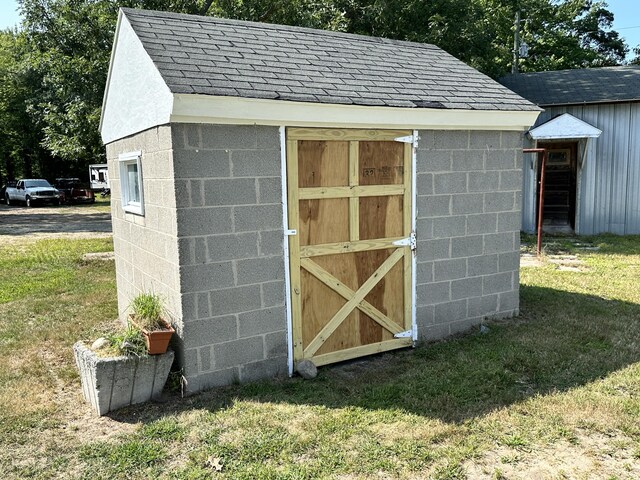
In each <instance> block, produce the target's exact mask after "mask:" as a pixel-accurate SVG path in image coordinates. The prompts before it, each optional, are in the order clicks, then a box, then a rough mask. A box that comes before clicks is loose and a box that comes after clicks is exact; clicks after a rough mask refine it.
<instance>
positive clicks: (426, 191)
mask: <svg viewBox="0 0 640 480" xmlns="http://www.w3.org/2000/svg"><path fill="white" fill-rule="evenodd" d="M416 189H417V190H418V191H417V195H419V196H423V195H433V174H431V173H418V176H417V178H416Z"/></svg>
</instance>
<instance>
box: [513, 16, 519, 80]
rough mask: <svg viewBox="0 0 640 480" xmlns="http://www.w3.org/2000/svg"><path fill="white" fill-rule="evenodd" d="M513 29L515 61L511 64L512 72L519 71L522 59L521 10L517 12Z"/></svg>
mask: <svg viewBox="0 0 640 480" xmlns="http://www.w3.org/2000/svg"><path fill="white" fill-rule="evenodd" d="M513 29H514V35H513V63H512V64H511V73H518V61H519V60H520V10H518V11H517V12H516V19H515V21H514V22H513Z"/></svg>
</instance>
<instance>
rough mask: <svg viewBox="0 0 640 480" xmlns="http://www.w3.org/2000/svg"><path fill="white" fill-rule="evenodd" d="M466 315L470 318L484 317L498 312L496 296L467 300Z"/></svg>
mask: <svg viewBox="0 0 640 480" xmlns="http://www.w3.org/2000/svg"><path fill="white" fill-rule="evenodd" d="M467 302H468V314H469V316H470V317H486V316H490V315H493V314H494V313H495V312H496V311H497V310H498V295H495V294H494V295H484V296H482V297H474V298H469V299H468V301H467Z"/></svg>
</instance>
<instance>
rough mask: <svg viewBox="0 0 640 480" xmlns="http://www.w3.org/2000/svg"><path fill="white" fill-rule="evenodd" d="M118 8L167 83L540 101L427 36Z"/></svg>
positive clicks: (287, 96) (386, 97)
mask: <svg viewBox="0 0 640 480" xmlns="http://www.w3.org/2000/svg"><path fill="white" fill-rule="evenodd" d="M123 12H124V15H125V16H126V18H127V19H128V20H129V22H130V23H131V25H132V27H133V29H134V31H135V33H136V34H137V35H138V37H139V38H140V40H141V41H142V44H143V46H144V48H145V50H146V51H147V53H148V54H149V56H150V57H151V59H152V60H153V62H154V64H155V65H156V67H157V68H158V70H159V71H160V74H161V75H162V77H163V79H164V80H165V82H166V83H167V85H168V86H169V88H170V90H171V91H172V92H173V93H192V94H205V95H221V96H234V97H247V98H266V99H278V100H291V101H301V102H314V103H332V104H347V105H379V106H393V107H426V108H448V109H474V110H537V107H536V106H535V105H533V104H531V103H530V102H528V101H526V100H524V99H523V98H521V97H519V96H518V95H516V94H514V93H513V92H511V91H509V90H508V89H506V88H505V87H503V86H502V85H500V84H499V83H497V82H495V81H494V80H492V79H490V78H489V77H487V76H485V75H483V74H481V73H479V72H478V71H476V70H474V69H473V68H471V67H469V66H467V65H465V64H464V63H463V62H461V61H459V60H457V59H456V58H454V57H452V56H451V55H449V54H448V53H446V52H445V51H443V50H441V49H439V48H437V47H435V46H433V45H427V44H421V43H411V42H404V41H397V40H389V39H383V38H375V37H366V36H361V35H352V34H345V33H337V32H328V31H323V30H313V29H308V28H300V27H291V26H283V25H271V24H263V23H253V22H245V21H238V20H226V19H220V18H213V17H200V16H194V15H183V14H175V13H168V12H155V11H146V10H134V9H128V8H125V9H123Z"/></svg>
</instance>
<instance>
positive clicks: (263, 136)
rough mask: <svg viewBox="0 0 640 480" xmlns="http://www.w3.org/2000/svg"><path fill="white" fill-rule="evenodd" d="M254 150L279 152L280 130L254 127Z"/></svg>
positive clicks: (260, 126)
mask: <svg viewBox="0 0 640 480" xmlns="http://www.w3.org/2000/svg"><path fill="white" fill-rule="evenodd" d="M254 128H255V134H256V148H258V149H264V150H271V149H273V150H280V129H279V128H278V127H267V126H264V125H256V126H255V127H254Z"/></svg>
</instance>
